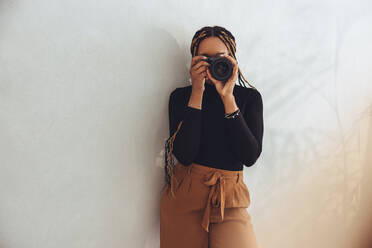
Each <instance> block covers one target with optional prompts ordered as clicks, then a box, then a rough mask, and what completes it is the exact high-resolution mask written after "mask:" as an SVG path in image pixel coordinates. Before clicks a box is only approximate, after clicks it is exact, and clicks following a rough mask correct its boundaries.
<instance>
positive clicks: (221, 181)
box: [202, 171, 225, 232]
mask: <svg viewBox="0 0 372 248" xmlns="http://www.w3.org/2000/svg"><path fill="white" fill-rule="evenodd" d="M204 184H205V185H208V186H211V185H212V187H211V189H210V192H209V195H208V202H207V207H206V209H205V211H204V215H203V220H202V227H203V228H204V229H205V230H206V231H207V232H209V219H210V214H211V207H212V204H213V206H214V207H220V213H221V218H222V220H223V218H224V210H225V178H224V176H223V174H221V173H220V172H218V171H215V172H213V173H212V176H211V177H210V178H209V179H208V180H206V181H204Z"/></svg>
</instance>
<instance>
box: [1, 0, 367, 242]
mask: <svg viewBox="0 0 372 248" xmlns="http://www.w3.org/2000/svg"><path fill="white" fill-rule="evenodd" d="M371 14H372V2H371V1H369V0H356V1H351V0H350V1H346V0H340V1H334V0H311V1H310V0H308V1H305V0H303V1H299V0H297V1H274V0H271V1H259V0H253V1H243V0H230V1H209V0H208V1H193V0H191V1H169V0H168V1H165V0H164V1H144V0H136V1H134V0H131V1H115V0H109V1H72V0H64V1H45V0H44V1H42V0H34V1H25V0H23V1H22V0H18V1H17V0H14V1H11V0H2V1H0V247H2V248H3V247H4V248H26V247H27V248H44V247H45V248H46V247H48V248H57V247H69V248H75V247H90V248H93V247H110V248H118V247H146V248H147V247H159V203H160V190H161V188H162V186H163V184H164V181H163V180H164V169H163V167H162V166H163V163H164V162H163V159H164V158H163V157H164V141H165V139H166V138H167V137H168V135H169V133H168V97H169V94H170V92H171V91H172V90H173V89H174V88H175V87H181V86H186V85H188V82H187V80H188V78H189V75H188V70H189V64H190V60H191V54H190V50H189V49H190V48H189V47H190V43H191V39H192V36H193V35H194V33H195V32H196V31H197V30H198V29H199V28H201V27H203V26H207V25H211V26H213V25H221V26H223V27H225V28H227V29H228V30H230V31H231V32H232V33H233V35H234V36H235V38H236V43H237V54H236V55H237V59H238V61H239V65H240V68H241V70H242V72H243V75H244V76H245V78H247V80H248V81H250V82H251V83H252V84H253V85H254V86H255V87H256V88H258V89H259V91H260V92H261V94H262V96H263V102H264V119H265V131H264V145H263V152H262V155H261V157H260V158H259V160H258V161H257V163H256V164H255V165H254V166H252V167H250V168H248V167H245V168H244V173H245V183H246V184H247V186H248V188H249V190H250V193H251V198H252V203H251V206H250V207H249V208H248V211H249V212H250V214H251V216H252V222H253V224H254V226H255V232H256V235H257V239H258V242H259V244H260V247H261V248H274V247H275V248H276V247H286V248H294V247H303V248H308V247H309V248H310V247H326V248H329V247H338V248H343V247H345V248H350V247H362V246H361V243H362V240H365V239H364V236H365V237H367V236H368V235H369V234H370V233H372V227H371V226H369V227H368V226H367V223H371V212H370V211H369V213H368V210H369V209H370V206H371V205H372V203H371V193H372V192H371V186H372V183H371V179H372V169H371V166H372V158H371V156H372V155H371V151H372V84H371V80H372V70H371V62H370V58H371V57H372V49H371V44H372V29H371V24H372V16H371ZM368 218H369V220H368ZM363 235H364V236H363ZM365 242H366V241H365Z"/></svg>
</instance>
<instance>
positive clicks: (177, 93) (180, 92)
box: [169, 85, 191, 101]
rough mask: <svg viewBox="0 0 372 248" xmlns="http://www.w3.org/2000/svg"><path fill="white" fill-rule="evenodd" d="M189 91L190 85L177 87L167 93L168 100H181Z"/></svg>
mask: <svg viewBox="0 0 372 248" xmlns="http://www.w3.org/2000/svg"><path fill="white" fill-rule="evenodd" d="M190 92H191V85H189V86H183V87H177V88H175V89H174V90H172V92H171V93H170V95H169V101H176V100H177V101H181V100H184V99H186V96H187V94H189V93H190Z"/></svg>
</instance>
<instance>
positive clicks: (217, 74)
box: [202, 55, 233, 83]
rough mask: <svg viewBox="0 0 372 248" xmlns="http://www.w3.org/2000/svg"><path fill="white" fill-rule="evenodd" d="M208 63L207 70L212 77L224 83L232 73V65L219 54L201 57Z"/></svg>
mask: <svg viewBox="0 0 372 248" xmlns="http://www.w3.org/2000/svg"><path fill="white" fill-rule="evenodd" d="M202 60H203V61H206V62H208V63H209V64H210V66H209V71H210V72H211V75H212V77H213V78H214V79H216V80H218V81H222V82H224V83H226V82H227V81H228V80H229V78H230V77H231V76H232V73H233V65H232V64H231V62H230V60H228V59H227V58H225V57H221V56H219V55H217V56H214V57H207V58H206V59H202Z"/></svg>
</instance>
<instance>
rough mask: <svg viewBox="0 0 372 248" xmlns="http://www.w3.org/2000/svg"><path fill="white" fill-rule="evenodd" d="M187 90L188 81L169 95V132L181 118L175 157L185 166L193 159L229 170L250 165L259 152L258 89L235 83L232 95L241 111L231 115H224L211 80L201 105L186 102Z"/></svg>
mask: <svg viewBox="0 0 372 248" xmlns="http://www.w3.org/2000/svg"><path fill="white" fill-rule="evenodd" d="M191 91H192V86H191V85H190V86H185V87H179V88H176V89H175V90H173V91H172V93H171V94H170V97H169V132H170V135H171V136H172V135H173V134H174V132H175V131H176V130H177V127H178V124H179V122H180V121H181V120H183V123H182V125H181V127H180V130H179V131H178V133H177V134H176V137H175V140H174V142H173V154H174V156H175V157H176V158H177V160H178V161H179V162H180V163H181V164H183V165H185V166H189V165H190V164H191V163H192V162H194V163H198V164H201V165H205V166H209V167H213V168H218V169H225V170H233V171H238V170H242V169H243V165H245V166H247V167H249V166H252V165H253V164H254V163H255V162H256V160H257V159H258V158H259V156H260V154H261V151H262V138H263V131H264V123H263V103H262V97H261V94H260V93H259V91H257V90H255V89H253V88H245V87H243V86H240V85H235V86H234V91H233V95H234V96H235V101H236V104H237V106H238V108H239V109H240V112H241V113H240V114H239V115H238V116H236V117H235V118H231V119H226V118H224V116H225V107H224V104H223V102H222V99H221V97H220V95H219V94H218V92H217V90H216V88H215V86H214V85H213V84H209V83H205V90H204V93H203V100H202V109H197V108H193V107H189V106H188V102H189V98H190V95H191Z"/></svg>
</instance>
